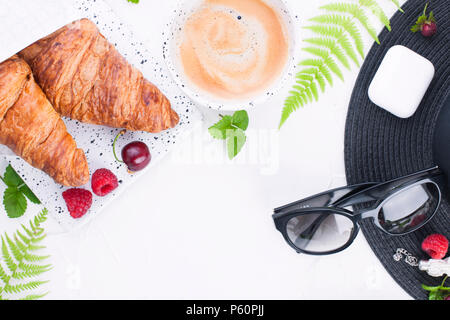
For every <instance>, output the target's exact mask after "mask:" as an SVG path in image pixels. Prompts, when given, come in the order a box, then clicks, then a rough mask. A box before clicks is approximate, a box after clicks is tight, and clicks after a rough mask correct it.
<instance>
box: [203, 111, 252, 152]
mask: <svg viewBox="0 0 450 320" xmlns="http://www.w3.org/2000/svg"><path fill="white" fill-rule="evenodd" d="M221 117H222V119H220V120H219V121H218V122H217V123H216V124H214V125H212V126H211V127H209V128H208V131H209V133H210V134H211V136H212V137H213V138H215V139H220V140H227V142H226V143H227V149H228V158H230V160H231V159H233V158H234V157H236V156H237V155H238V153H239V152H240V151H241V150H242V147H243V146H244V144H245V142H246V141H247V137H246V136H245V132H244V131H245V130H247V128H248V123H249V119H248V113H247V111H245V110H239V111H236V112H235V113H234V114H233V115H232V116H221Z"/></svg>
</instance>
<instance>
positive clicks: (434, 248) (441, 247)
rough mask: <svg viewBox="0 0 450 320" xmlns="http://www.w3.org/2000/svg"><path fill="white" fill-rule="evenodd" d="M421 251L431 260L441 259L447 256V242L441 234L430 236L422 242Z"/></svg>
mask: <svg viewBox="0 0 450 320" xmlns="http://www.w3.org/2000/svg"><path fill="white" fill-rule="evenodd" d="M422 250H423V251H425V252H426V253H428V255H429V256H430V257H431V258H432V259H442V258H444V257H445V255H446V254H447V250H448V240H447V238H446V237H444V236H443V235H442V234H431V235H429V236H428V237H426V238H425V240H423V242H422Z"/></svg>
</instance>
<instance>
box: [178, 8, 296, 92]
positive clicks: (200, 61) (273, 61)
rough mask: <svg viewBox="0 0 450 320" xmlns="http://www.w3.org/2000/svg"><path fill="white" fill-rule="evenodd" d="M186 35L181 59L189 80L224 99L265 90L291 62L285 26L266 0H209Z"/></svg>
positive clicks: (190, 22)
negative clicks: (288, 62)
mask: <svg viewBox="0 0 450 320" xmlns="http://www.w3.org/2000/svg"><path fill="white" fill-rule="evenodd" d="M182 31H183V32H182V35H181V40H180V45H179V59H180V62H181V64H182V66H183V69H184V73H185V75H186V76H187V78H188V79H189V80H190V81H191V82H193V84H195V85H196V86H197V87H199V88H200V89H201V90H203V91H205V92H207V93H210V94H212V95H214V96H217V97H220V98H225V99H236V98H246V97H250V96H252V95H253V94H255V93H258V92H261V91H263V90H265V89H266V88H267V87H268V86H270V84H271V83H272V82H274V81H275V80H276V79H277V78H278V77H279V76H280V75H281V73H282V71H283V69H284V66H285V65H286V62H287V57H288V50H289V48H288V47H289V45H288V40H287V36H286V32H285V28H284V25H283V22H282V21H281V19H280V17H279V16H278V14H277V13H276V12H275V11H274V9H273V8H271V7H270V6H268V5H267V4H266V3H265V2H264V1H262V0H245V1H241V0H205V1H204V3H203V5H202V6H200V7H199V8H198V9H197V10H196V11H195V12H194V13H193V14H192V15H191V16H190V17H189V18H188V19H187V21H186V23H185V25H184V28H183V29H182Z"/></svg>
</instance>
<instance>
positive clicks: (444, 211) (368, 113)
mask: <svg viewBox="0 0 450 320" xmlns="http://www.w3.org/2000/svg"><path fill="white" fill-rule="evenodd" d="M430 6H431V7H430ZM423 7H424V1H423V0H409V1H408V2H407V3H406V4H405V5H404V6H403V10H404V13H401V12H397V13H396V14H395V15H394V17H393V18H392V19H391V25H392V31H391V32H389V31H387V30H386V29H385V30H383V32H382V33H381V34H380V37H379V38H380V41H381V45H378V44H374V46H373V47H372V48H371V50H370V52H369V53H368V55H367V57H366V59H365V61H364V64H363V65H362V67H361V70H360V73H359V76H358V78H357V81H356V84H355V87H354V90H353V93H352V97H351V101H350V104H349V109H348V115H347V121H346V128H345V166H346V175H347V182H348V184H357V183H362V182H367V181H386V180H390V179H393V178H396V177H400V176H403V175H406V174H410V173H413V172H416V171H419V170H422V169H427V168H430V167H433V166H435V165H436V164H439V165H440V166H441V167H442V169H443V170H444V172H445V173H446V175H447V178H449V177H450V175H449V174H448V173H450V161H449V162H447V161H446V159H449V160H450V144H447V146H446V147H447V148H448V152H446V153H445V155H441V154H440V153H439V152H433V150H442V148H444V147H445V144H446V141H449V143H450V135H449V136H448V137H445V139H443V138H439V137H440V136H441V135H445V134H446V132H448V133H450V106H449V107H448V109H449V110H447V108H444V105H445V103H446V100H447V98H448V97H449V96H450V77H449V75H450V57H449V52H450V41H449V37H448V33H447V32H446V31H447V30H450V2H449V1H448V0H434V1H432V2H431V4H430V5H429V8H430V10H433V13H434V15H435V17H436V19H437V25H438V32H437V34H435V35H434V36H433V37H431V38H425V37H423V36H422V35H421V34H420V33H412V32H411V31H410V27H411V26H412V25H413V24H414V23H415V21H416V20H417V18H418V17H419V16H420V15H421V14H422V12H423ZM394 45H403V46H406V47H408V48H410V49H412V50H413V51H415V52H417V53H419V54H420V55H422V56H424V57H425V58H427V59H428V60H430V61H431V62H432V63H433V65H434V67H435V72H436V73H435V76H434V79H433V81H432V83H431V85H430V87H429V89H428V91H427V93H426V94H425V96H424V98H423V100H422V102H421V104H420V106H419V108H418V109H417V111H416V112H415V113H414V115H413V116H412V117H410V118H407V119H402V118H398V117H396V116H394V115H392V114H390V113H388V112H387V111H385V110H383V109H381V108H379V107H377V106H376V105H374V104H373V103H372V102H371V101H370V100H369V97H368V88H369V85H370V82H371V80H372V79H373V77H374V75H375V73H376V71H377V70H378V67H379V65H380V63H381V61H382V59H383V57H384V55H385V54H386V52H387V50H388V49H389V48H390V47H392V46H394ZM417 77H418V78H419V77H420V74H418V75H417ZM411 81H414V79H411ZM441 111H442V113H441ZM445 111H447V112H445ZM445 116H447V117H448V119H449V121H448V122H447V126H446V125H445V122H446V121H445V119H444V120H440V119H443V117H445ZM437 128H439V130H437ZM435 133H436V136H437V137H438V138H436V139H435ZM435 141H437V142H435ZM449 199H450V193H449V192H448V191H447V190H446V191H444V197H443V200H442V203H441V206H440V208H439V210H438V212H437V214H436V216H435V217H434V218H433V220H432V221H431V222H429V223H428V224H427V225H426V226H424V227H423V228H421V229H419V230H418V231H416V232H414V233H412V234H408V235H405V236H398V237H392V236H387V235H386V234H384V233H383V232H382V231H380V230H379V229H378V228H376V227H375V225H374V224H373V223H372V222H371V221H363V223H362V231H363V233H364V236H365V237H366V239H367V241H368V243H369V245H370V247H371V248H372V250H373V251H374V253H375V254H376V256H377V257H378V259H379V260H380V261H381V263H382V264H383V265H384V267H385V268H386V270H387V271H388V272H389V274H390V275H391V276H392V277H393V278H394V279H395V280H396V281H397V283H398V284H399V285H400V286H401V287H402V288H403V289H404V290H405V291H406V292H407V293H409V294H410V295H411V296H412V297H413V298H415V299H427V298H428V293H427V292H426V291H425V290H423V289H422V287H421V285H422V284H426V285H431V286H437V285H439V284H440V283H441V282H442V278H433V277H430V276H428V275H427V273H425V272H423V271H420V270H419V269H418V268H417V267H412V266H410V265H408V264H406V263H404V262H403V261H400V262H397V261H395V260H394V258H393V255H394V254H395V253H396V251H397V249H398V248H404V249H406V250H407V251H409V252H410V253H412V254H413V255H414V256H416V257H417V258H419V259H429V257H428V256H427V254H426V253H424V252H423V251H422V250H421V243H422V241H423V239H424V238H425V237H426V236H427V235H429V234H433V233H440V234H443V235H445V236H446V237H447V238H450V215H449V212H450V207H449Z"/></svg>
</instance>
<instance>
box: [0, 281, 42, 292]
mask: <svg viewBox="0 0 450 320" xmlns="http://www.w3.org/2000/svg"><path fill="white" fill-rule="evenodd" d="M47 282H48V281H30V282H27V283H18V284H15V285H9V284H8V285H6V286H5V288H3V291H4V292H6V293H10V294H11V293H16V294H17V293H21V292H23V291H27V290H34V289H37V288H38V287H40V286H41V285H43V284H45V283H47Z"/></svg>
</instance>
